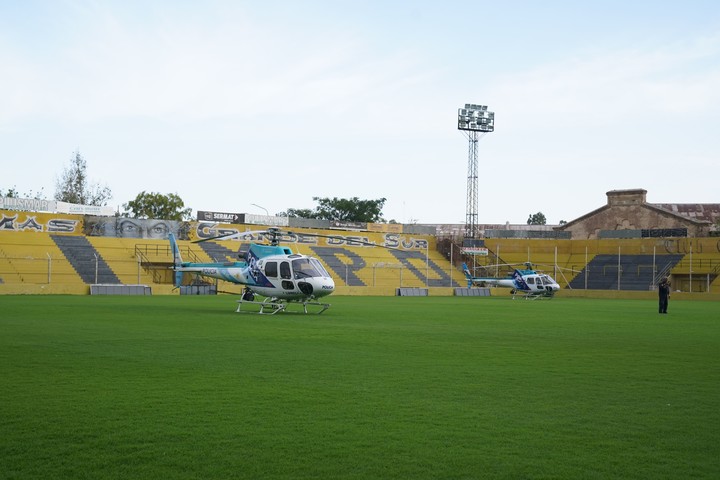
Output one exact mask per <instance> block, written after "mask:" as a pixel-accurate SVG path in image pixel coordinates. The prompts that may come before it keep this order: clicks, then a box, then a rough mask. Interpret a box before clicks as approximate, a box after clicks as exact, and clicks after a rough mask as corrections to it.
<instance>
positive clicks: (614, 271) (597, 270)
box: [570, 254, 682, 290]
mask: <svg viewBox="0 0 720 480" xmlns="http://www.w3.org/2000/svg"><path fill="white" fill-rule="evenodd" d="M680 259H682V255H657V256H655V257H653V255H632V254H630V255H620V256H618V255H596V256H595V257H594V258H593V259H592V261H590V263H588V264H587V265H586V266H585V268H583V270H582V272H580V274H579V275H578V276H577V277H575V279H574V280H573V281H572V282H570V286H571V287H572V288H578V289H579V288H585V283H584V282H585V274H586V273H587V278H588V284H587V288H588V289H593V290H620V289H622V290H650V289H652V287H653V285H654V284H655V272H662V271H667V270H669V269H671V268H672V267H673V266H674V265H676V264H677V263H678V262H679V261H680ZM618 269H619V274H618Z"/></svg>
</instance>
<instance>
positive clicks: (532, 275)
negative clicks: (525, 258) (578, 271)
mask: <svg viewBox="0 0 720 480" xmlns="http://www.w3.org/2000/svg"><path fill="white" fill-rule="evenodd" d="M524 265H525V267H526V268H525V269H522V270H521V269H518V268H515V269H514V270H513V272H512V273H511V274H510V275H508V276H507V277H504V278H497V277H476V276H474V275H473V274H472V273H471V272H470V268H469V267H468V266H467V264H466V263H463V265H462V268H463V273H464V274H465V278H467V282H468V284H467V285H468V288H470V287H472V286H473V285H478V286H485V285H490V286H495V287H504V288H509V289H510V294H511V295H512V296H513V299H514V298H515V296H516V295H520V296H522V297H523V298H525V299H526V300H534V299H536V298H552V297H553V296H554V295H555V293H556V292H557V291H559V290H560V285H559V284H558V283H557V282H556V281H555V280H554V279H553V278H552V277H551V276H550V275H547V274H545V273H538V272H536V271H535V270H534V269H533V268H532V264H531V263H529V262H528V263H525V264H524Z"/></svg>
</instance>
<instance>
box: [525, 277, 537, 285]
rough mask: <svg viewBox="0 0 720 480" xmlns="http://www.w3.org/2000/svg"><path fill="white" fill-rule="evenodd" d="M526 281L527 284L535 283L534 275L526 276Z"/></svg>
mask: <svg viewBox="0 0 720 480" xmlns="http://www.w3.org/2000/svg"><path fill="white" fill-rule="evenodd" d="M526 281H527V283H528V285H535V277H528V279H527V280H526Z"/></svg>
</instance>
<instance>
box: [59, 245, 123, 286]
mask: <svg viewBox="0 0 720 480" xmlns="http://www.w3.org/2000/svg"><path fill="white" fill-rule="evenodd" d="M51 238H52V239H53V241H54V242H55V244H56V245H57V246H58V248H60V251H61V252H62V253H63V255H64V256H65V258H67V260H68V261H69V262H70V264H71V265H72V267H73V268H74V269H75V271H76V272H77V273H78V275H80V278H82V280H83V282H85V283H87V284H91V283H102V284H120V283H122V282H121V281H120V279H119V278H118V277H117V275H115V272H113V271H112V269H111V268H110V266H109V265H108V264H107V262H106V261H105V259H104V258H103V256H102V255H101V254H100V253H99V252H98V251H97V250H96V249H95V247H93V246H92V244H91V243H90V241H89V240H88V239H87V238H86V237H84V236H77V235H68V236H64V235H51Z"/></svg>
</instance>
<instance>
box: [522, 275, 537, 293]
mask: <svg viewBox="0 0 720 480" xmlns="http://www.w3.org/2000/svg"><path fill="white" fill-rule="evenodd" d="M525 283H527V286H528V287H530V290H537V287H536V286H535V277H528V278H526V279H525Z"/></svg>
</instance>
